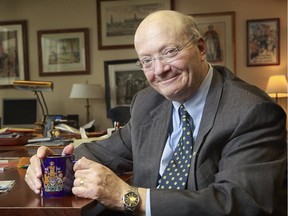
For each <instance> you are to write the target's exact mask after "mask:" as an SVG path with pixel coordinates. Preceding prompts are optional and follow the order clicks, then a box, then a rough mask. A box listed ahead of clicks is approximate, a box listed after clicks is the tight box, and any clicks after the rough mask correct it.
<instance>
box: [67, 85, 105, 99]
mask: <svg viewBox="0 0 288 216" xmlns="http://www.w3.org/2000/svg"><path fill="white" fill-rule="evenodd" d="M103 97H104V94H103V90H102V88H101V86H100V85H97V84H82V83H75V84H73V86H72V89H71V93H70V99H100V98H103Z"/></svg>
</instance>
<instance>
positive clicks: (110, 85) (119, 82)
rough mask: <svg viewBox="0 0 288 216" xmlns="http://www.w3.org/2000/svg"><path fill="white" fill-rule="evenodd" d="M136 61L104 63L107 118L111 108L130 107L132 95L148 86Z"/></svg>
mask: <svg viewBox="0 0 288 216" xmlns="http://www.w3.org/2000/svg"><path fill="white" fill-rule="evenodd" d="M136 61H137V59H128V60H114V61H105V62H104V71H105V95H106V108H107V116H108V117H110V116H109V111H110V109H111V108H114V107H116V106H130V103H131V100H132V97H133V95H134V94H135V93H136V92H138V91H140V90H141V89H144V88H146V87H147V86H148V82H147V80H146V77H145V75H144V73H143V71H142V70H140V69H139V68H138V67H137V66H136V64H135V63H136Z"/></svg>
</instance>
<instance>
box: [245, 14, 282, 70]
mask: <svg viewBox="0 0 288 216" xmlns="http://www.w3.org/2000/svg"><path fill="white" fill-rule="evenodd" d="M279 26H280V19H279V18H271V19H256V20H247V66H248V67H250V66H267V65H279V64H280V33H279V31H280V28H279Z"/></svg>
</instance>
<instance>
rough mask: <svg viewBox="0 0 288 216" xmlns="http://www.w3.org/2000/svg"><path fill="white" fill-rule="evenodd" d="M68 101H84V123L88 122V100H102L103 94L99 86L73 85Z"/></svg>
mask: <svg viewBox="0 0 288 216" xmlns="http://www.w3.org/2000/svg"><path fill="white" fill-rule="evenodd" d="M69 98H70V99H86V106H85V107H86V121H87V123H88V122H89V119H90V113H89V108H90V105H89V99H101V98H104V93H103V90H102V88H101V86H100V85H97V84H88V83H86V84H83V83H75V84H73V86H72V89H71V93H70V97H69Z"/></svg>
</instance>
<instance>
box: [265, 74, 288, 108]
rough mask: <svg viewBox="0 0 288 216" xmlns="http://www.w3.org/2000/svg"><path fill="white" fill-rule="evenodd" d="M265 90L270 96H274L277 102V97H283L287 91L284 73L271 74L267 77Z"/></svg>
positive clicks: (287, 94) (286, 94)
mask: <svg viewBox="0 0 288 216" xmlns="http://www.w3.org/2000/svg"><path fill="white" fill-rule="evenodd" d="M266 92H267V93H268V94H269V96H270V97H272V98H275V99H276V102H277V103H278V98H285V97H287V96H288V93H287V79H286V77H285V75H273V76H270V77H269V80H268V84H267V88H266Z"/></svg>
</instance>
